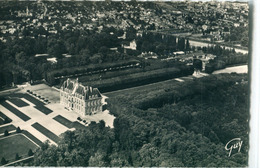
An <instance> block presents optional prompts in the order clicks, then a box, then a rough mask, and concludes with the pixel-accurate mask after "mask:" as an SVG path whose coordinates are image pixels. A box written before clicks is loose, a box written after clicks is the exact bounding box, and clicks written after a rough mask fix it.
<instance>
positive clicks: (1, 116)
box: [0, 111, 12, 125]
mask: <svg viewBox="0 0 260 168" xmlns="http://www.w3.org/2000/svg"><path fill="white" fill-rule="evenodd" d="M0 118H2V119H1V120H3V119H4V120H5V118H8V123H10V122H12V120H11V119H10V118H9V117H7V116H6V115H5V114H4V113H2V112H1V111H0ZM4 120H3V121H4ZM3 124H6V123H5V122H4V123H3ZM0 125H2V123H1V124H0Z"/></svg>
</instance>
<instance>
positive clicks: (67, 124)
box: [53, 115, 73, 128]
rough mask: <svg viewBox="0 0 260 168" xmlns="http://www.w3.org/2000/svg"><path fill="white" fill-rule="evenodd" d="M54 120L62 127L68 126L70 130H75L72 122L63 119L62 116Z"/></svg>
mask: <svg viewBox="0 0 260 168" xmlns="http://www.w3.org/2000/svg"><path fill="white" fill-rule="evenodd" d="M53 119H54V120H56V121H58V122H59V123H61V124H62V125H64V126H66V127H68V128H73V123H72V122H71V121H70V120H68V119H66V118H64V117H62V116H61V115H58V116H56V117H54V118H53Z"/></svg>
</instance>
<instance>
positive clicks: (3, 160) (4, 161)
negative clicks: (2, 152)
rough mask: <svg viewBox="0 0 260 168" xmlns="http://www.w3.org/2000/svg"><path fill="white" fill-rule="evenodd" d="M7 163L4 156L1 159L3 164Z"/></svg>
mask: <svg viewBox="0 0 260 168" xmlns="http://www.w3.org/2000/svg"><path fill="white" fill-rule="evenodd" d="M6 163H7V161H6V160H5V158H4V157H2V159H1V164H2V165H5V164H6Z"/></svg>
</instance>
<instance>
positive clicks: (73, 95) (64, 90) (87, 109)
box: [60, 78, 102, 116]
mask: <svg viewBox="0 0 260 168" xmlns="http://www.w3.org/2000/svg"><path fill="white" fill-rule="evenodd" d="M101 100H102V96H101V93H100V92H99V90H98V89H97V88H92V87H90V86H83V85H82V84H81V83H79V82H78V79H76V80H71V79H69V78H68V79H67V80H66V81H64V82H63V84H62V86H61V89H60V103H61V104H62V105H64V106H65V107H66V108H67V109H69V110H72V111H75V112H77V113H79V114H81V115H82V116H86V115H92V114H96V113H98V112H102V102H101Z"/></svg>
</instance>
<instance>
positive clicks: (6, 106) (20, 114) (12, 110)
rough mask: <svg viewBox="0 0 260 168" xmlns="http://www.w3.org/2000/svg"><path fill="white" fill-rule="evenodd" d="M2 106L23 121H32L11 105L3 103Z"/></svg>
mask: <svg viewBox="0 0 260 168" xmlns="http://www.w3.org/2000/svg"><path fill="white" fill-rule="evenodd" d="M1 104H2V106H4V107H5V108H6V109H8V110H9V111H11V112H12V113H14V114H15V115H16V116H17V117H19V118H21V119H22V120H23V121H28V120H29V119H31V118H30V117H28V116H27V115H25V114H24V113H22V112H21V111H19V110H18V109H16V108H15V107H13V106H11V105H10V104H8V103H7V102H5V101H4V102H1Z"/></svg>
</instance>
